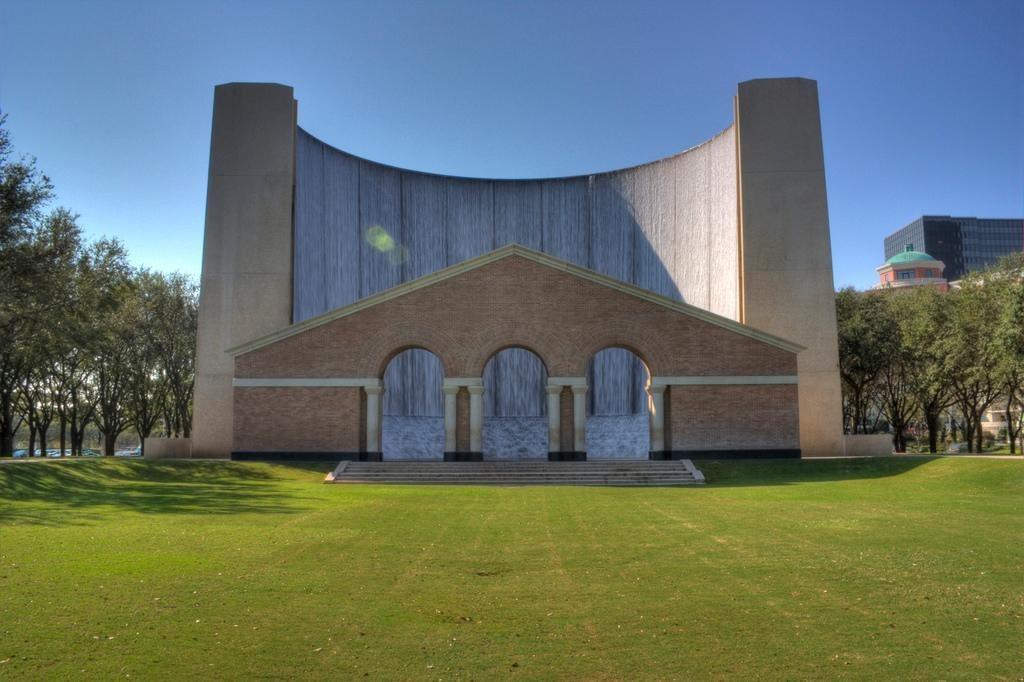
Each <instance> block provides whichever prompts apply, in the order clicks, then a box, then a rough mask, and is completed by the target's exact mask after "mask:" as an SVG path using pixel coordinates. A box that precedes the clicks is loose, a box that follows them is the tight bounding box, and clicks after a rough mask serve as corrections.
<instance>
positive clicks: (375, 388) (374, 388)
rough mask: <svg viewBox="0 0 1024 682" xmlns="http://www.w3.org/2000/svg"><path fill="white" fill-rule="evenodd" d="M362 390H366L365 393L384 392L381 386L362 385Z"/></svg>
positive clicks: (375, 393)
mask: <svg viewBox="0 0 1024 682" xmlns="http://www.w3.org/2000/svg"><path fill="white" fill-rule="evenodd" d="M363 390H364V391H366V395H380V394H381V393H383V392H384V387H383V386H363Z"/></svg>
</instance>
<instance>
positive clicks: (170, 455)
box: [142, 438, 192, 459]
mask: <svg viewBox="0 0 1024 682" xmlns="http://www.w3.org/2000/svg"><path fill="white" fill-rule="evenodd" d="M142 449H143V451H144V452H145V458H146V459H188V458H189V457H191V456H192V439H191V438H147V439H146V441H145V445H144V447H143V448H142Z"/></svg>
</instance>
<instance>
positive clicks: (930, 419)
mask: <svg viewBox="0 0 1024 682" xmlns="http://www.w3.org/2000/svg"><path fill="white" fill-rule="evenodd" d="M924 421H925V424H926V425H927V426H928V452H930V453H932V454H935V453H936V452H938V450H939V447H938V446H939V415H938V413H936V412H931V411H925V413H924Z"/></svg>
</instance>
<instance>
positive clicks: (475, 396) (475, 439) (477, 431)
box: [467, 386, 484, 453]
mask: <svg viewBox="0 0 1024 682" xmlns="http://www.w3.org/2000/svg"><path fill="white" fill-rule="evenodd" d="M467 388H468V389H469V451H470V452H472V453H478V452H483V451H484V441H483V430H484V387H483V386H468V387H467Z"/></svg>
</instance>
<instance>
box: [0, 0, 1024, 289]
mask: <svg viewBox="0 0 1024 682" xmlns="http://www.w3.org/2000/svg"><path fill="white" fill-rule="evenodd" d="M1022 35H1024V2H1022V1H1021V0H1005V1H985V0H973V1H970V2H968V1H966V0H965V1H963V2H938V1H933V2H898V1H894V0H890V1H888V2H852V1H850V2H846V1H843V2H839V1H836V2H832V1H831V0H828V1H825V0H814V1H811V2H763V1H759V2H740V1H728V0H716V1H715V2H699V3H698V2H694V3H685V2H636V1H633V0H630V1H629V2H626V1H623V2H618V3H610V2H568V1H564V2H552V1H550V0H548V1H545V2H491V1H487V0H468V1H466V2H442V1H438V2H426V1H425V0H424V1H421V2H397V1H380V0H377V1H372V2H370V1H368V2H348V3H343V2H283V1H282V2H274V3H268V2H258V1H255V0H245V1H244V2H187V1H175V2H164V3H156V2H137V1H132V2H102V1H91V2H78V1H73V2H47V1H44V0H0V46H2V48H3V50H2V54H3V58H2V59H0V110H2V111H3V112H5V113H7V114H8V115H9V119H8V126H9V129H10V131H11V133H12V135H13V138H14V142H15V145H16V146H17V148H18V150H19V151H23V152H27V153H30V154H32V155H35V156H36V157H37V158H38V162H39V165H40V166H41V167H42V168H43V169H44V170H45V171H46V172H47V173H48V174H49V175H50V176H51V178H52V179H53V181H54V183H55V185H56V187H57V192H58V196H59V202H60V203H61V204H63V205H66V206H68V207H69V208H71V209H72V210H74V211H76V212H78V213H80V214H81V224H82V226H83V227H84V228H85V230H86V232H87V233H88V234H89V235H90V236H100V235H115V236H117V237H119V238H120V239H122V240H123V241H124V242H125V243H126V244H127V246H128V248H129V250H130V252H131V254H132V257H133V260H135V261H136V262H137V263H139V264H143V265H147V266H150V267H154V268H158V269H164V270H181V271H184V272H189V273H193V274H198V271H199V266H200V258H201V253H202V230H203V218H204V210H205V196H206V178H207V163H208V153H209V135H210V130H209V128H210V116H211V108H212V99H213V86H214V85H216V84H217V83H223V82H229V81H276V82H280V83H286V84H289V85H292V86H294V87H295V92H296V97H297V99H298V100H299V123H300V125H302V126H303V127H304V128H306V129H307V130H309V131H310V132H312V133H313V134H315V135H317V136H318V137H320V138H321V139H324V140H326V141H328V142H330V143H331V144H333V145H335V146H337V147H340V148H342V149H345V150H347V151H350V152H352V153H355V154H358V155H361V156H365V157H367V158H370V159H373V160H376V161H381V162H384V163H389V164H394V165H398V166H403V167H407V168H414V169H419V170H428V171H433V172H438V173H452V174H458V175H470V176H487V177H537V176H552V175H567V174H579V173H587V172H593V171H601V170H610V169H614V168H619V167H623V166H629V165H634V164H638V163H642V162H645V161H649V160H653V159H656V158H659V157H662V156H666V155H669V154H672V153H675V152H677V151H680V150H682V149H685V148H688V147H690V146H693V145H695V144H698V143H700V142H702V141H704V140H705V139H707V138H709V137H711V136H712V135H713V134H715V133H717V132H718V131H719V130H721V129H723V128H724V127H726V126H727V125H729V123H730V122H731V120H732V96H733V94H734V93H735V88H736V83H737V82H739V81H742V80H747V79H750V78H760V77H772V76H805V77H809V78H814V79H817V80H818V82H819V90H820V96H821V110H822V126H823V134H824V144H825V159H826V170H827V180H828V193H829V208H830V215H831V225H832V244H833V259H834V264H835V279H836V285H837V286H842V285H846V284H853V285H856V286H859V287H866V286H869V285H870V284H871V283H873V282H874V281H875V273H874V268H875V267H876V266H877V265H878V264H879V263H880V262H881V260H882V238H883V237H884V236H885V235H886V234H888V233H889V232H891V231H893V230H895V229H897V228H899V227H901V226H903V225H904V224H906V223H908V222H910V221H911V220H913V219H914V218H916V217H918V216H920V215H921V214H924V213H949V214H954V215H977V216H982V217H1020V216H1022V215H1024V52H1022V50H1021V47H1020V45H1021V41H1022V38H1021V36H1022Z"/></svg>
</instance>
